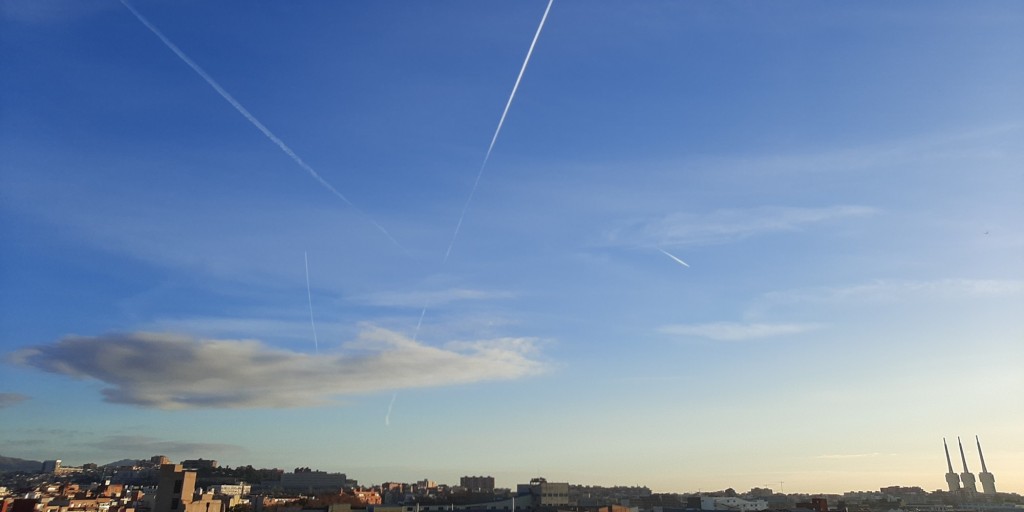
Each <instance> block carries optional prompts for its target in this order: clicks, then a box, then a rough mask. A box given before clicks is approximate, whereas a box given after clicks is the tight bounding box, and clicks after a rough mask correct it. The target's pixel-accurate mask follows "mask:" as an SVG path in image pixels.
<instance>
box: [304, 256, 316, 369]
mask: <svg viewBox="0 0 1024 512" xmlns="http://www.w3.org/2000/svg"><path fill="white" fill-rule="evenodd" d="M302 258H303V259H304V260H305V262H306V297H307V298H309V324H310V325H312V326H313V348H314V349H315V350H316V353H317V354H319V353H320V341H319V340H317V338H316V322H314V321H313V292H311V291H310V290H309V253H308V252H306V251H303V252H302Z"/></svg>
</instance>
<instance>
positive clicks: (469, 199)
mask: <svg viewBox="0 0 1024 512" xmlns="http://www.w3.org/2000/svg"><path fill="white" fill-rule="evenodd" d="M122 1H123V0H122ZM554 2H555V0H548V6H547V8H546V9H544V16H542V17H541V18H540V25H538V26H537V33H535V34H534V35H533V42H531V43H530V49H529V50H528V51H527V52H526V59H524V60H523V67H522V68H520V69H519V76H517V77H516V83H515V85H513V86H512V94H509V96H508V101H507V102H506V103H505V110H504V111H503V112H502V113H501V119H499V120H498V127H497V128H496V129H495V130H494V136H493V137H491V144H490V145H489V146H487V154H485V155H484V161H483V163H482V164H480V171H479V172H477V173H476V181H474V182H473V188H471V189H470V190H469V197H467V198H466V204H464V205H463V206H462V213H461V214H459V222H457V223H456V224H455V234H453V235H452V241H451V243H449V244H448V250H447V251H445V252H444V259H443V260H442V261H441V263H442V264H443V263H446V262H447V261H448V256H449V255H450V254H451V253H452V247H454V246H455V240H456V239H457V238H458V237H459V230H460V229H461V228H462V221H463V219H465V218H466V211H468V210H469V204H470V203H471V202H473V195H475V194H476V189H477V187H478V186H479V185H480V178H481V177H483V175H484V169H485V168H486V167H487V161H488V160H490V159H491V151H493V150H494V143H495V142H497V141H498V134H500V133H501V127H502V125H504V124H505V116H507V115H508V109H509V107H511V106H512V100H513V99H515V97H516V91H517V90H518V89H519V82H520V81H522V79H523V73H526V66H527V64H529V63H530V56H531V55H533V47H534V46H536V45H537V39H538V38H539V37H540V31H541V30H542V29H544V22H545V21H546V20H547V19H548V12H549V11H551V4H553V3H554Z"/></svg>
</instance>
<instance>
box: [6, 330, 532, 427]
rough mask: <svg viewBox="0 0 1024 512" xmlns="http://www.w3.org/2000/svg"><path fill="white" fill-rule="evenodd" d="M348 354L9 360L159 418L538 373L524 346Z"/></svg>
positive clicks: (129, 344) (154, 344)
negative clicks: (89, 385)
mask: <svg viewBox="0 0 1024 512" xmlns="http://www.w3.org/2000/svg"><path fill="white" fill-rule="evenodd" d="M344 348H345V352H346V353H341V354H320V355H316V356H314V355H312V354H307V353H299V352H293V351H288V350H282V349H277V348H272V347H269V346H267V345H265V344H263V343H261V342H259V341H256V340H197V339H193V338H191V337H188V336H185V335H180V334H173V333H145V332H140V333H128V334H121V333H112V334H106V335H102V336H68V337H65V338H63V339H61V340H59V341H57V342H55V343H52V344H49V345H40V346H35V347H29V348H26V349H23V350H20V351H18V352H16V353H14V354H13V355H12V360H13V361H14V362H15V363H17V364H21V365H24V366H28V367H32V368H35V369H38V370H42V371H46V372H50V373H54V374H59V375H66V376H69V377H74V378H78V379H93V380H98V381H100V382H103V383H105V384H107V385H108V387H106V388H105V389H103V391H102V393H103V395H104V399H105V400H106V401H107V402H112V403H121V404H130V405H136V406H142V407H152V408H160V409H183V408H207V407H210V408H232V407H270V408H283V407H297V406H311V405H320V404H325V403H327V402H328V401H329V398H331V397H335V396H341V395H352V394H361V393H371V392H376V391H382V390H389V389H401V388H419V387H431V386H445V385H455V384H466V383H472V382H479V381H484V380H502V379H515V378H519V377H523V376H526V375H531V374H535V373H538V372H540V371H542V370H543V369H544V365H543V364H542V363H541V362H539V361H537V360H536V359H533V358H532V355H533V352H534V341H533V340H531V339H527V338H500V339H493V340H481V341H469V342H452V343H449V344H448V345H446V346H445V347H443V348H439V347H434V346H429V345H425V344H423V343H419V342H416V341H413V340H411V339H409V338H406V337H404V336H402V335H400V334H398V333H395V332H392V331H389V330H386V329H382V328H377V327H372V326H363V328H362V331H361V333H360V334H359V336H358V337H357V339H356V340H355V341H353V342H351V343H348V344H346V345H345V346H344Z"/></svg>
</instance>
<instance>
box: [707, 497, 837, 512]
mask: <svg viewBox="0 0 1024 512" xmlns="http://www.w3.org/2000/svg"><path fill="white" fill-rule="evenodd" d="M700 509H701V510H736V511H740V512H755V511H759V510H768V501H766V500H745V499H742V498H735V497H725V498H715V497H710V496H701V498H700ZM825 512H828V509H826V510H825Z"/></svg>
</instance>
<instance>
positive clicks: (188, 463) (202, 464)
mask: <svg viewBox="0 0 1024 512" xmlns="http://www.w3.org/2000/svg"><path fill="white" fill-rule="evenodd" d="M181 465H182V466H183V467H185V468H186V469H217V468H218V467H220V464H219V463H218V462H217V461H215V460H206V459H202V458H199V459H190V460H183V461H181Z"/></svg>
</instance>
